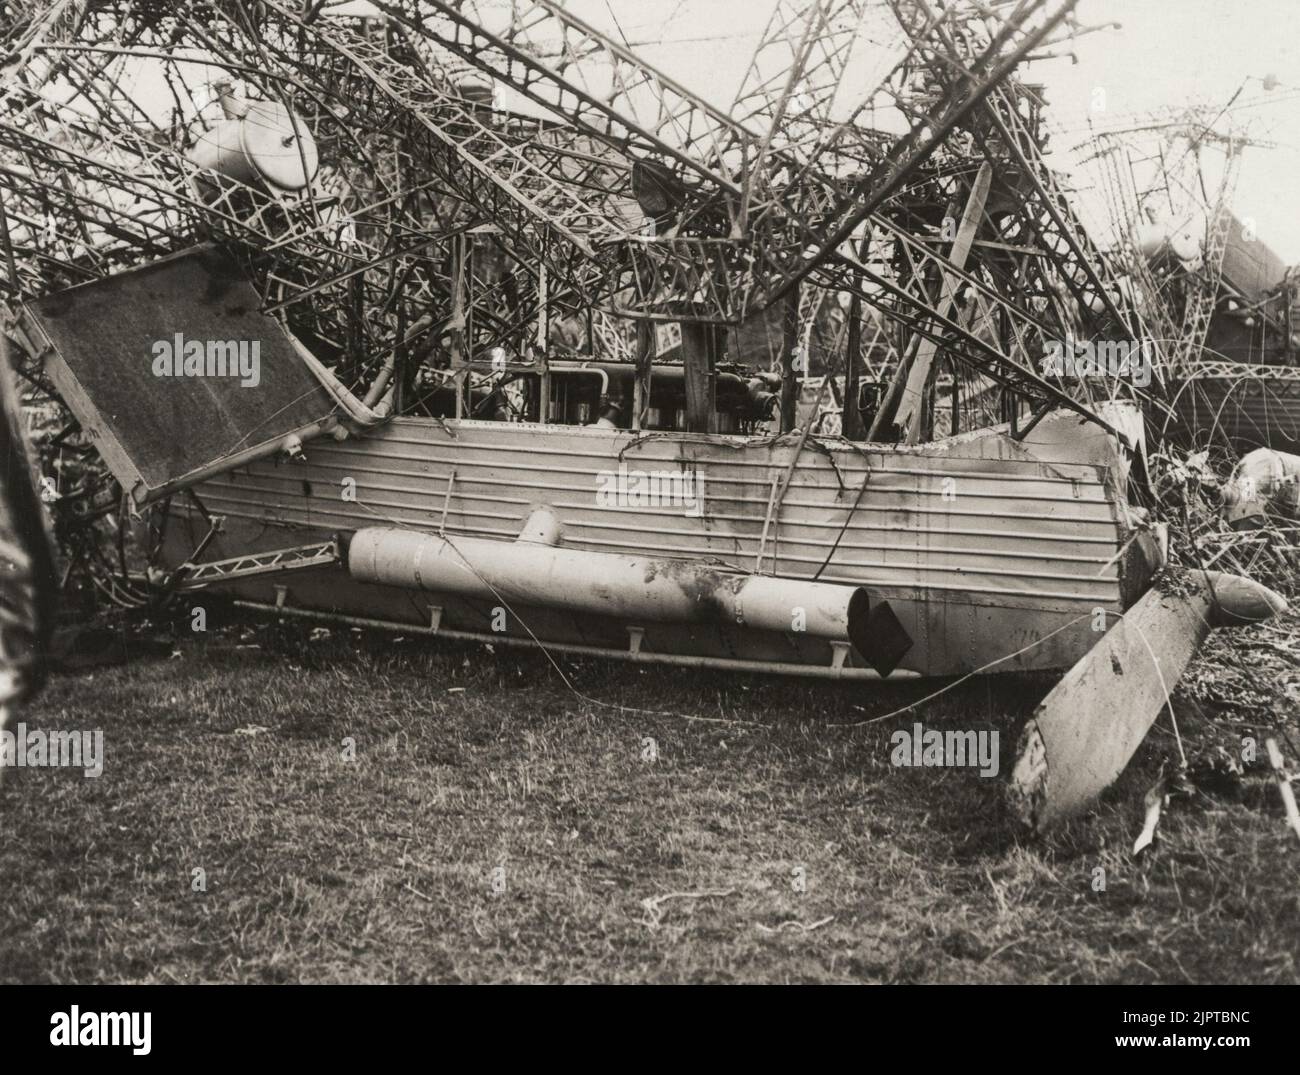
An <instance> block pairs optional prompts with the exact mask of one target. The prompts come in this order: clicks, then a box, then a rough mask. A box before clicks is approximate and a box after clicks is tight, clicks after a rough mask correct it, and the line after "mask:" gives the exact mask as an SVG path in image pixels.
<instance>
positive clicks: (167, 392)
mask: <svg viewBox="0 0 1300 1075" xmlns="http://www.w3.org/2000/svg"><path fill="white" fill-rule="evenodd" d="M260 305H261V302H260V299H259V296H258V294H257V292H256V291H255V290H254V288H253V286H252V284H250V283H249V281H248V280H247V279H246V278H245V277H244V276H243V275H242V274H241V273H240V271H239V269H238V267H237V266H235V265H234V264H233V263H232V262H230V261H229V260H228V259H227V258H226V257H225V256H224V255H222V254H220V253H219V252H218V251H216V250H215V249H213V248H211V247H198V248H195V249H193V250H189V251H185V252H184V253H181V254H177V255H174V256H172V257H170V258H166V259H164V260H162V261H159V262H155V263H153V264H151V265H146V266H144V267H142V268H139V269H132V270H130V271H128V272H124V273H121V274H119V275H117V276H113V277H111V278H109V279H106V280H100V281H96V282H94V283H90V284H83V285H81V286H80V287H75V288H71V289H69V290H67V291H62V292H59V293H58V294H55V295H49V296H46V297H45V298H42V299H38V300H37V301H35V302H30V303H28V304H27V306H26V310H27V314H28V318H29V320H30V321H32V322H34V323H35V325H36V326H37V327H38V328H39V329H40V330H41V332H43V333H44V335H45V337H46V339H47V340H48V342H49V343H50V344H51V346H52V350H51V352H50V353H49V354H47V356H46V369H47V371H48V372H49V374H50V377H51V379H52V380H53V381H54V384H55V386H56V387H57V388H58V390H59V392H60V394H61V395H62V396H63V398H64V401H65V402H66V403H67V404H68V406H69V407H70V408H71V409H72V411H73V413H74V414H75V415H76V416H77V419H78V421H80V422H81V424H82V427H83V429H85V431H86V432H87V434H88V435H89V436H90V437H91V438H92V440H94V442H95V444H96V447H97V448H98V449H99V451H100V453H101V454H102V455H103V457H104V460H105V462H106V463H107V464H108V466H109V468H110V469H111V470H112V471H113V474H114V476H115V477H116V478H117V479H118V481H120V482H121V483H122V485H123V486H124V487H125V488H127V489H129V490H130V491H131V492H132V495H133V496H134V497H135V499H136V501H137V502H139V503H145V502H147V501H149V500H154V499H157V498H158V497H160V496H164V495H168V494H170V493H171V492H174V491H175V490H177V489H181V488H184V487H185V486H187V485H190V484H193V483H194V482H196V481H200V480H202V479H203V478H205V477H209V476H211V475H213V474H217V473H221V472H222V471H223V470H226V469H230V468H231V467H234V466H239V465H242V464H243V463H246V462H247V461H248V459H249V457H250V454H251V455H253V456H257V455H265V454H267V453H268V452H273V451H274V450H275V447H276V446H277V445H279V444H280V443H281V442H282V441H283V439H284V438H285V437H286V436H287V435H289V434H292V433H297V434H299V435H300V436H304V437H305V436H309V435H311V434H313V433H315V432H318V431H319V427H320V426H321V424H322V422H323V421H324V420H325V419H327V418H328V417H329V416H330V415H331V413H332V412H333V411H334V410H335V404H334V401H333V400H332V399H331V398H330V396H329V394H328V393H327V392H326V391H325V389H324V388H322V387H321V384H320V382H319V381H318V380H317V379H316V378H315V377H314V376H313V375H312V373H311V372H310V370H308V369H307V367H306V366H305V365H304V364H303V362H302V360H301V359H300V358H299V356H298V354H297V353H296V352H295V350H294V347H293V344H292V343H291V341H290V340H289V338H288V336H287V335H286V334H285V332H284V330H283V329H282V328H281V327H280V325H279V324H278V323H277V322H276V321H274V320H273V319H271V318H270V317H267V316H266V315H264V314H262V313H260V312H259V307H260ZM196 349H197V350H196ZM177 352H179V353H177ZM169 356H170V361H168V359H169ZM187 358H188V360H189V361H188V363H187V361H186V360H187ZM173 363H174V364H175V366H179V369H180V375H169V374H168V370H169V369H173V368H175V366H174V365H173Z"/></svg>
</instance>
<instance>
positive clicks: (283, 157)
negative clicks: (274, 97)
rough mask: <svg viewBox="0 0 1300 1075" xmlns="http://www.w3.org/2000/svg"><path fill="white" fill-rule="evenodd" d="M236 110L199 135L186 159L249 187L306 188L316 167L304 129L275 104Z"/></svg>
mask: <svg viewBox="0 0 1300 1075" xmlns="http://www.w3.org/2000/svg"><path fill="white" fill-rule="evenodd" d="M241 111H242V114H241V115H235V116H231V117H229V118H226V119H223V120H221V121H220V122H218V123H217V124H216V125H215V126H213V127H212V128H210V129H209V130H207V131H205V132H204V133H203V134H202V135H201V136H200V137H199V140H198V143H197V144H196V145H195V147H194V149H193V150H192V151H191V153H190V159H191V160H192V161H193V162H194V163H195V164H197V165H198V166H199V167H200V168H207V169H211V170H212V171H214V172H220V173H221V174H222V175H224V176H227V177H228V178H230V179H234V180H236V181H237V182H240V183H247V184H249V185H250V186H254V185H257V184H259V183H265V184H267V185H268V186H270V187H271V188H272V189H275V190H281V191H290V192H292V191H299V190H303V189H304V188H305V187H307V186H308V185H309V184H310V183H311V181H312V180H313V179H314V178H315V177H316V169H317V168H318V167H319V165H320V157H319V154H318V152H317V149H316V139H315V138H314V137H313V136H312V133H311V131H310V130H308V128H307V125H306V124H305V123H304V122H303V121H302V120H301V119H300V118H299V117H298V116H296V115H294V114H293V113H292V112H291V111H290V110H289V109H288V108H286V107H285V106H284V105H282V104H281V103H280V102H279V101H249V102H246V103H242V108H241Z"/></svg>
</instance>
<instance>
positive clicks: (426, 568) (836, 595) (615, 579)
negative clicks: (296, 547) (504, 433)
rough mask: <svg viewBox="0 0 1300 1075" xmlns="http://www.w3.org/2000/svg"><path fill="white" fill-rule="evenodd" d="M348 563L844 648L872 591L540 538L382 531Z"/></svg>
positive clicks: (563, 603)
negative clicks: (578, 546)
mask: <svg viewBox="0 0 1300 1075" xmlns="http://www.w3.org/2000/svg"><path fill="white" fill-rule="evenodd" d="M526 532H528V530H527V529H526ZM347 565H348V571H349V573H350V574H351V575H352V577H353V578H355V579H357V580H358V581H361V582H368V583H378V584H381V585H385V586H400V587H405V588H408V589H420V590H427V591H431V592H434V593H445V594H460V595H463V596H468V597H477V598H485V599H493V600H504V601H510V602H518V603H520V604H524V605H531V606H534V607H542V608H555V609H564V610H567V611H570V612H577V613H587V614H591V615H599V616H610V617H613V618H616V619H621V620H624V621H626V622H629V623H641V622H652V623H734V624H737V625H740V626H745V627H751V628H754V629H757V630H765V631H779V632H783V633H789V632H795V633H807V634H810V635H813V636H816V637H818V638H826V639H831V640H833V641H840V642H856V641H858V640H859V639H861V638H862V637H863V632H864V631H865V625H866V620H867V612H868V605H869V601H868V597H867V593H866V591H865V590H863V589H861V588H860V587H856V586H843V585H839V584H837V583H820V582H806V581H802V580H798V579H784V578H773V577H770V576H765V575H745V574H741V573H740V572H734V571H723V570H720V569H718V568H717V567H714V566H711V565H708V564H702V563H698V562H692V561H687V560H671V559H653V558H649V557H640V556H625V555H620V554H617V553H601V552H586V551H582V550H578V549H564V548H557V547H555V546H554V545H551V544H544V543H540V542H537V541H514V542H506V541H494V540H491V539H486V538H471V537H458V538H456V539H454V540H451V539H448V538H445V537H439V536H437V535H435V534H426V533H420V532H417V531H413V530H397V529H388V528H382V527H371V528H367V529H364V530H359V531H357V533H356V534H354V535H353V536H352V539H351V541H350V542H349V545H348V554H347ZM861 648H862V647H861V646H859V649H861Z"/></svg>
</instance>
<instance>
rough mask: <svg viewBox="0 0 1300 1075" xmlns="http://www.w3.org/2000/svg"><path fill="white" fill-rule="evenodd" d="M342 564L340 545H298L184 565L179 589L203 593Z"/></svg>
mask: <svg viewBox="0 0 1300 1075" xmlns="http://www.w3.org/2000/svg"><path fill="white" fill-rule="evenodd" d="M341 562H342V561H341V560H340V558H339V547H338V542H337V541H323V542H316V543H315V544H312V545H297V546H294V547H293V548H291V549H275V550H274V551H272V552H257V553H249V554H248V555H246V556H232V557H230V558H229V559H226V560H212V561H209V562H207V563H202V564H194V563H185V564H182V565H181V567H180V568H178V569H177V573H178V576H179V582H178V584H177V588H178V589H181V590H203V589H207V588H208V587H209V586H216V585H219V584H221V583H224V582H234V581H236V580H238V579H247V578H257V577H259V576H262V575H281V574H284V573H285V572H288V571H308V570H312V569H314V568H320V567H331V566H333V565H334V564H338V563H341Z"/></svg>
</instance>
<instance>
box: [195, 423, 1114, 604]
mask: <svg viewBox="0 0 1300 1075" xmlns="http://www.w3.org/2000/svg"><path fill="white" fill-rule="evenodd" d="M1002 439H1003V440H1005V438H1002ZM620 451H621V452H622V460H621V462H622V463H623V464H625V465H626V466H627V467H628V468H629V472H636V471H639V472H642V473H646V472H652V471H676V470H679V469H680V470H685V471H688V472H692V473H697V474H701V475H702V476H703V492H704V498H703V504H704V508H703V514H702V517H699V518H692V517H690V516H689V515H688V514H687V510H686V509H685V508H684V507H683V506H676V507H668V506H656V507H646V506H643V507H634V506H624V507H618V508H611V507H603V506H601V505H600V504H598V503H597V490H598V488H599V487H600V483H601V475H602V472H603V473H604V474H606V475H608V474H610V473H611V472H614V471H616V470H617V469H618V467H619V465H620V458H619V453H620ZM999 451H1000V449H999ZM989 452H990V445H988V444H984V443H980V442H979V440H978V439H977V438H976V439H971V440H969V441H968V442H966V443H965V444H961V443H957V444H956V445H954V444H953V443H951V442H950V443H949V444H947V445H944V446H935V447H931V448H919V449H899V450H891V451H879V450H876V451H871V452H868V453H867V454H866V458H865V460H864V458H863V457H862V456H861V455H859V454H858V453H856V452H854V451H852V450H846V449H838V450H835V451H833V452H831V453H830V454H829V455H828V454H826V453H825V452H824V451H822V450H813V449H812V448H808V449H806V450H805V452H804V454H803V456H802V457H801V459H800V463H799V467H798V469H797V471H796V474H795V477H794V479H793V481H792V482H791V483H790V487H789V490H788V492H787V495H786V498H785V503H784V505H783V508H782V511H781V514H780V520H779V525H778V526H776V527H773V528H770V530H769V533H768V536H767V539H766V542H764V539H763V529H764V520H765V518H766V516H767V513H768V505H769V501H770V498H771V494H772V488H773V482H774V480H777V479H779V478H780V476H781V474H782V473H783V471H784V468H785V467H786V466H787V465H788V463H789V459H790V456H791V454H792V447H791V445H790V444H789V443H788V442H787V443H785V444H781V445H770V444H753V445H749V446H743V447H742V446H739V445H738V444H737V445H731V444H723V443H720V442H717V441H714V442H712V443H710V442H703V441H698V440H692V439H691V438H686V437H675V436H671V435H669V436H662V435H660V436H653V437H645V438H642V439H640V440H634V438H633V437H632V436H631V435H630V434H626V433H605V432H597V431H590V430H587V431H576V430H573V429H571V428H562V427H555V428H550V429H538V428H536V427H528V426H518V425H504V424H499V423H477V422H471V423H448V424H446V425H443V424H440V423H436V422H432V421H422V420H418V419H403V420H399V421H396V422H394V423H392V424H391V425H389V426H388V427H386V428H384V429H382V430H380V431H378V432H376V433H374V434H372V435H370V436H368V437H367V438H366V439H364V440H357V441H351V442H344V443H338V444H336V443H324V442H317V443H316V444H314V445H312V446H311V448H310V450H309V451H308V453H307V454H308V462H307V463H306V464H302V465H289V464H284V465H278V466H276V465H270V464H257V465H254V466H252V467H250V468H248V469H245V470H240V471H238V472H235V473H232V474H229V475H224V476H222V477H221V478H218V479H215V480H213V481H210V482H207V483H205V484H204V485H202V486H201V487H200V488H199V489H198V494H199V496H200V497H201V498H202V500H203V502H204V504H205V505H206V506H207V507H208V509H209V510H211V511H213V512H217V513H220V514H224V515H228V516H231V517H234V518H244V519H249V520H260V521H264V522H277V523H283V524H289V525H293V526H297V527H306V528H310V529H316V530H323V531H329V530H348V529H356V528H359V527H362V526H371V525H375V524H376V523H387V524H391V525H395V526H404V527H411V528H414V529H423V530H433V529H436V528H437V527H438V526H439V524H440V522H441V520H442V517H443V512H444V509H445V511H446V520H447V530H448V532H449V533H452V534H457V533H460V534H475V535H481V536H490V537H500V538H504V539H513V538H514V537H515V536H516V535H517V534H518V532H519V530H520V528H521V526H522V524H523V521H524V519H525V518H526V517H527V515H528V513H529V511H530V510H531V508H532V507H533V506H536V505H539V504H547V505H550V506H551V507H552V508H553V509H554V510H555V511H556V513H557V515H558V516H559V518H560V520H561V523H562V525H563V527H564V541H565V543H566V544H568V545H571V546H573V547H575V548H582V549H591V550H595V551H605V552H628V553H641V554H647V553H648V554H658V555H665V556H680V557H688V558H698V557H713V558H716V559H718V560H720V561H723V562H726V563H729V564H732V565H734V566H736V567H739V568H743V569H745V570H753V569H754V567H755V565H756V563H757V560H758V556H759V552H760V548H762V550H763V553H764V558H763V569H764V570H765V571H775V573H777V574H781V575H789V576H793V577H811V576H812V575H814V574H815V573H816V572H817V571H818V569H819V568H821V567H822V565H823V563H825V561H826V560H827V557H828V556H830V557H831V559H830V562H829V564H827V565H826V567H825V570H824V571H823V572H822V576H821V577H822V578H823V579H825V580H827V581H842V582H853V583H858V584H862V585H868V586H870V587H872V588H873V589H875V590H877V591H879V592H894V593H906V594H916V593H917V592H918V591H920V590H922V589H924V590H927V591H932V592H933V593H934V594H935V595H936V596H937V595H939V594H950V595H951V596H952V599H954V600H969V601H976V602H979V603H991V604H1000V605H1026V604H1027V605H1028V606H1029V607H1043V606H1048V607H1059V606H1061V605H1062V603H1065V604H1067V605H1075V604H1085V603H1086V604H1087V605H1088V606H1089V607H1091V606H1094V605H1098V604H1101V605H1106V606H1112V607H1113V606H1115V605H1117V604H1118V601H1119V588H1118V579H1117V575H1118V569H1117V567H1116V566H1115V565H1113V564H1110V563H1109V561H1110V560H1111V559H1112V557H1114V555H1115V552H1116V549H1117V547H1118V543H1119V528H1118V524H1117V522H1116V512H1115V507H1114V505H1113V504H1112V503H1111V502H1110V500H1109V499H1108V496H1107V492H1106V489H1105V486H1104V484H1103V475H1102V472H1101V471H1100V470H1099V468H1097V467H1095V466H1086V465H1080V464H1077V463H1056V462H1053V463H1045V462H1039V461H1035V460H1033V459H1031V458H1018V459H998V458H981V457H980V456H981V455H982V454H989ZM453 470H454V471H455V478H454V481H452V480H451V476H452V472H453ZM868 474H869V478H868ZM864 478H868V485H867V489H866V491H865V493H864V494H863V495H862V496H861V499H860V502H859V503H858V506H857V508H856V510H853V506H854V503H855V501H856V500H858V491H859V488H860V486H861V484H862V482H863V480H864ZM346 479H351V481H352V482H355V495H356V500H355V502H353V501H349V500H345V499H344V497H343V495H342V491H343V489H344V482H345V480H346ZM449 487H450V489H451V495H450V497H448V495H447V494H448V489H449ZM842 530H843V534H842V536H841V531H842ZM837 538H839V545H838V547H836V539H837ZM832 549H834V553H833V555H832Z"/></svg>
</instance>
